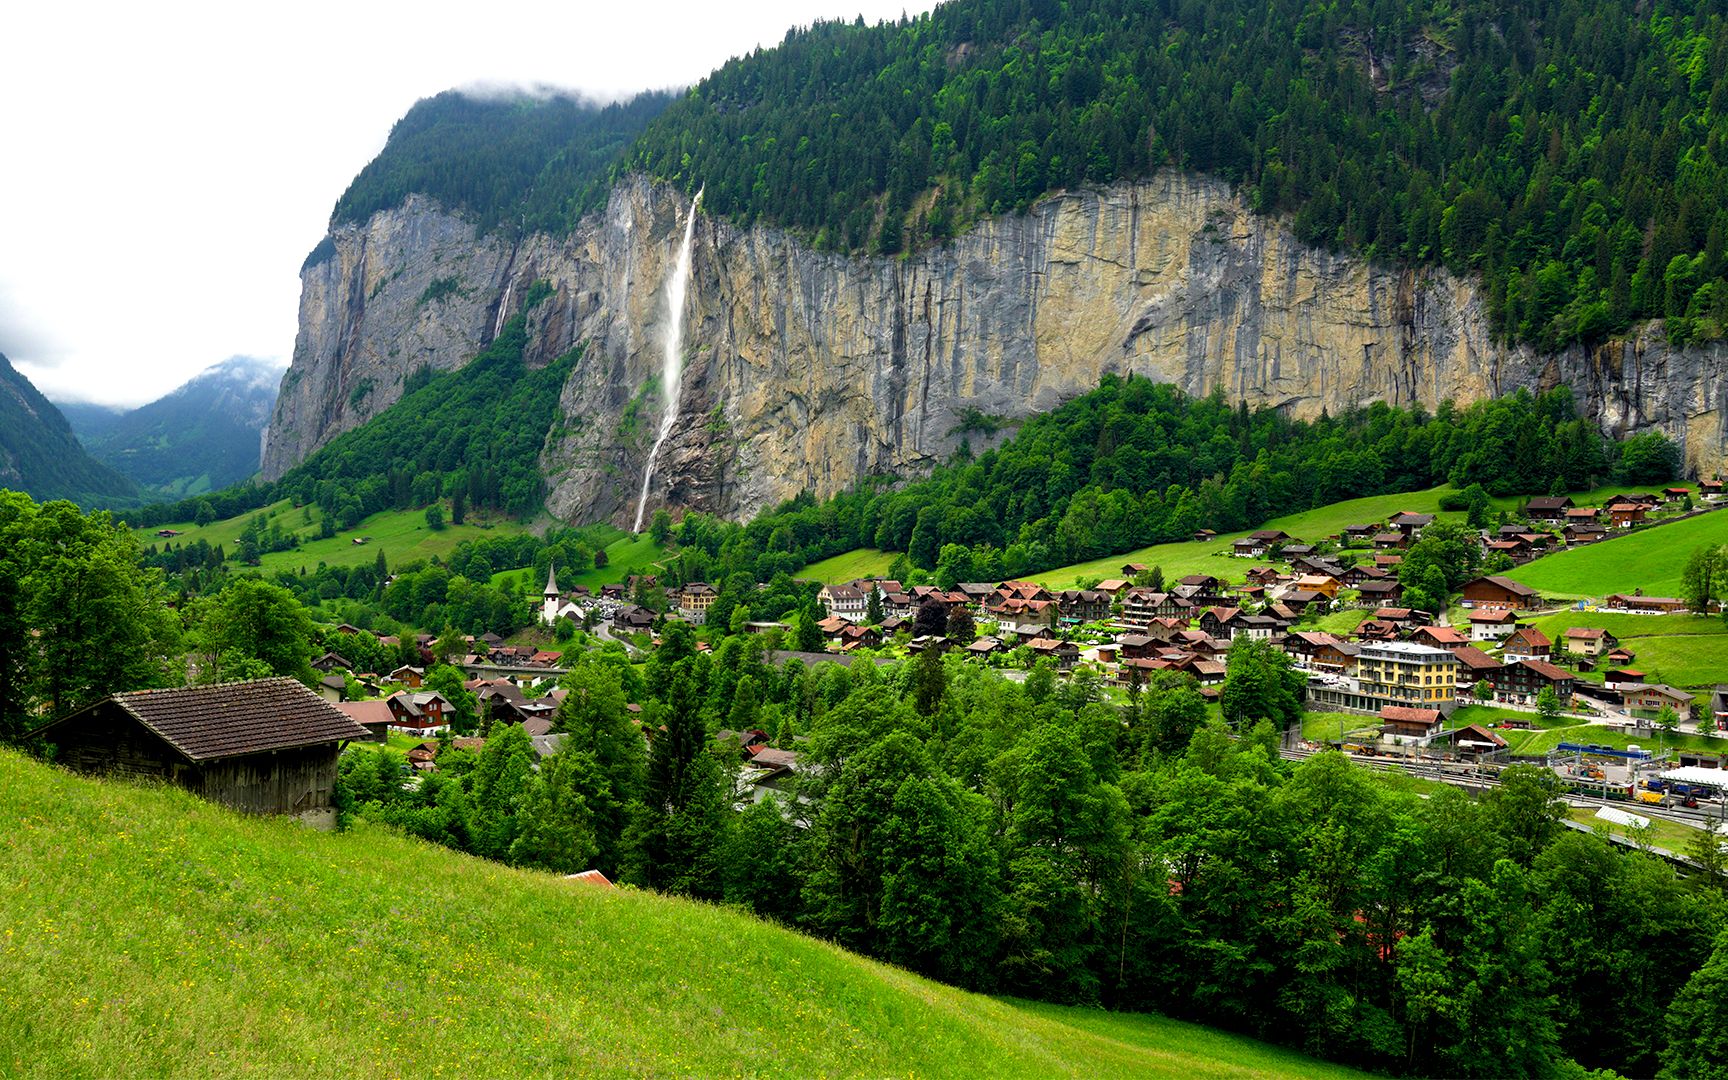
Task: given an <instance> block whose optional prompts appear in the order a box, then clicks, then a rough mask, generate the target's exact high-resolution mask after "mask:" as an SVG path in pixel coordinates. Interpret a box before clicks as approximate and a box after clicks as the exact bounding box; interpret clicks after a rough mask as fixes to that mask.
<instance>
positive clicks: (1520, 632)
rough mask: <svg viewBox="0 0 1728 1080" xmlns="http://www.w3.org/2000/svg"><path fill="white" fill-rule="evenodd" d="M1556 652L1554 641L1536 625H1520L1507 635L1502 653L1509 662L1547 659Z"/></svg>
mask: <svg viewBox="0 0 1728 1080" xmlns="http://www.w3.org/2000/svg"><path fill="white" fill-rule="evenodd" d="M1553 654H1554V642H1553V640H1552V639H1550V638H1549V637H1548V635H1547V634H1544V633H1543V632H1542V631H1540V630H1538V629H1536V628H1535V627H1534V626H1520V627H1517V628H1516V629H1514V630H1513V631H1512V633H1510V634H1508V635H1507V636H1506V643H1505V645H1503V646H1502V647H1501V649H1500V655H1501V656H1502V657H1504V658H1505V660H1506V662H1507V663H1508V664H1510V663H1513V662H1514V661H1518V660H1546V659H1548V658H1549V657H1550V656H1552V655H1553Z"/></svg>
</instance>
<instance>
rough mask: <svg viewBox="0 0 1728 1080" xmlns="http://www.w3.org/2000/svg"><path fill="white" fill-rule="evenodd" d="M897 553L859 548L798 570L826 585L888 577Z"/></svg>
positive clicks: (807, 577)
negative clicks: (889, 568)
mask: <svg viewBox="0 0 1728 1080" xmlns="http://www.w3.org/2000/svg"><path fill="white" fill-rule="evenodd" d="M895 554H896V553H895V552H892V551H877V550H876V549H875V548H859V549H858V550H856V551H848V552H847V553H846V554H844V555H836V556H834V557H833V558H831V559H823V560H822V561H821V562H813V563H811V564H810V565H809V566H806V567H805V568H804V569H802V570H800V571H798V576H799V577H801V578H804V579H805V580H807V581H820V582H822V583H823V584H825V585H828V584H833V583H834V582H839V581H856V580H857V579H859V578H869V577H878V578H879V577H887V576H888V567H889V565H890V564H892V563H893V562H894V558H895Z"/></svg>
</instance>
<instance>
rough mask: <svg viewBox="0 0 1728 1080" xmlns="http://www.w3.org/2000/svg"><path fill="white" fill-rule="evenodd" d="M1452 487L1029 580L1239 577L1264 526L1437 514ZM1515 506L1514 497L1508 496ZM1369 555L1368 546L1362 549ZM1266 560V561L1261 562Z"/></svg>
mask: <svg viewBox="0 0 1728 1080" xmlns="http://www.w3.org/2000/svg"><path fill="white" fill-rule="evenodd" d="M1452 490H1453V489H1452V488H1450V487H1447V486H1441V487H1437V488H1429V489H1427V490H1426V491H1410V492H1405V493H1403V494H1401V495H1372V496H1369V497H1368V498H1365V499H1350V500H1347V501H1345V502H1337V503H1330V504H1328V505H1326V506H1321V507H1318V508H1316V509H1313V510H1307V511H1304V512H1302V513H1300V514H1290V515H1288V516H1287V517H1281V518H1276V519H1274V520H1272V521H1268V522H1267V523H1266V524H1264V525H1261V526H1258V528H1256V529H1244V530H1242V531H1241V532H1234V533H1226V534H1223V535H1220V536H1218V537H1216V538H1215V539H1212V540H1207V541H1204V542H1201V543H1195V542H1193V541H1184V542H1181V543H1175V544H1155V545H1153V546H1152V547H1147V548H1141V549H1140V550H1138V551H1129V552H1124V553H1123V554H1121V555H1111V556H1108V557H1107V558H1102V559H1093V560H1092V561H1090V562H1083V563H1076V564H1074V565H1072V566H1063V567H1059V568H1057V569H1055V570H1049V571H1046V572H1044V573H1042V574H1032V575H1029V580H1032V581H1036V582H1037V583H1038V584H1040V585H1043V586H1045V587H1047V588H1060V589H1065V588H1069V587H1071V586H1072V585H1073V584H1074V583H1075V582H1076V581H1080V580H1082V579H1086V578H1111V577H1120V576H1121V574H1122V566H1123V564H1124V563H1131V562H1136V563H1145V564H1147V565H1148V566H1159V567H1163V569H1164V579H1165V580H1166V581H1170V580H1173V579H1175V578H1179V577H1185V576H1187V575H1189V574H1215V575H1217V576H1219V577H1225V578H1233V579H1235V578H1240V577H1241V576H1242V574H1243V572H1244V571H1245V570H1246V569H1247V568H1248V567H1250V566H1253V565H1255V563H1256V560H1250V559H1238V558H1236V557H1235V556H1233V555H1231V554H1230V544H1231V543H1232V542H1233V541H1235V540H1238V539H1240V538H1241V537H1244V536H1247V535H1248V534H1249V533H1250V532H1257V531H1258V530H1259V529H1283V530H1284V531H1285V532H1287V533H1289V534H1290V535H1291V536H1294V537H1296V538H1297V539H1299V540H1305V541H1309V542H1316V541H1320V540H1324V539H1326V538H1327V537H1330V536H1333V535H1335V534H1337V533H1338V532H1340V531H1341V530H1342V529H1343V528H1344V527H1345V526H1346V525H1359V524H1363V523H1365V522H1370V521H1379V522H1384V521H1385V520H1386V519H1387V518H1389V517H1391V516H1392V515H1393V514H1396V513H1397V512H1398V511H1400V510H1409V511H1411V512H1412V513H1418V514H1437V513H1439V512H1440V498H1441V496H1443V495H1445V494H1447V493H1449V492H1450V491H1452ZM1503 501H1504V502H1505V503H1506V504H1507V505H1511V504H1512V503H1513V502H1514V501H1515V500H1503ZM1443 516H1444V517H1447V518H1453V517H1456V518H1462V517H1463V516H1464V515H1463V514H1462V513H1447V514H1445V515H1443ZM1361 550H1362V551H1363V552H1364V553H1366V551H1367V549H1366V548H1364V549H1361ZM1259 561H1262V562H1263V561H1264V560H1259Z"/></svg>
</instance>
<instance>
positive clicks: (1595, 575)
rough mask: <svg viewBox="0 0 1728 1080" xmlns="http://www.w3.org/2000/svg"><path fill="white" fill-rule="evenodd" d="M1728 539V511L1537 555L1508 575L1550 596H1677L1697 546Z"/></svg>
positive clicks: (1727, 541)
mask: <svg viewBox="0 0 1728 1080" xmlns="http://www.w3.org/2000/svg"><path fill="white" fill-rule="evenodd" d="M1705 544H1717V545H1720V544H1728V512H1724V511H1720V510H1717V511H1712V512H1711V513H1708V514H1700V515H1699V516H1698V517H1694V518H1687V519H1686V520H1685V521H1680V522H1676V523H1674V524H1672V525H1663V526H1661V527H1660V528H1655V529H1643V530H1640V531H1638V532H1634V533H1632V534H1631V535H1630V536H1622V537H1616V538H1615V539H1613V540H1605V541H1601V542H1598V543H1595V544H1590V545H1587V546H1585V547H1581V548H1577V549H1575V550H1572V551H1562V552H1560V553H1559V554H1557V555H1550V556H1548V557H1547V558H1543V559H1537V560H1536V561H1535V562H1532V563H1528V564H1526V565H1524V566H1521V567H1519V568H1518V569H1516V570H1514V571H1512V572H1511V573H1509V574H1507V575H1506V576H1507V577H1509V578H1512V579H1513V580H1515V581H1522V582H1523V583H1524V584H1526V585H1529V586H1530V587H1532V588H1534V589H1539V590H1541V592H1542V593H1543V594H1544V595H1547V596H1570V597H1577V596H1590V597H1602V596H1605V595H1607V594H1608V593H1617V592H1618V593H1629V592H1631V591H1632V590H1633V589H1634V588H1642V589H1643V590H1644V592H1645V594H1646V595H1649V596H1678V595H1679V593H1680V571H1681V570H1682V569H1684V568H1685V566H1686V560H1687V558H1689V557H1690V556H1691V554H1692V552H1693V550H1694V549H1695V548H1698V547H1701V546H1703V545H1705Z"/></svg>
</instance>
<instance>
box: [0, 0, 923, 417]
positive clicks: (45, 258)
mask: <svg viewBox="0 0 1728 1080" xmlns="http://www.w3.org/2000/svg"><path fill="white" fill-rule="evenodd" d="M931 6H932V4H930V3H922V4H920V3H917V2H913V3H906V2H903V0H896V2H893V3H885V2H880V0H745V2H744V3H715V2H707V3H703V2H699V0H698V2H678V0H624V2H615V3H606V4H594V3H584V2H580V0H577V2H571V0H564V2H561V3H533V2H527V3H515V4H497V5H488V4H478V3H474V2H473V0H467V2H465V3H450V2H442V0H418V2H414V3H375V2H372V0H340V2H327V0H304V2H296V3H288V4H278V5H271V6H268V7H266V6H265V5H262V4H236V3H233V2H232V0H229V2H226V3H221V4H188V3H155V4H140V3H132V2H128V3H114V4H112V5H106V4H89V3H77V2H74V0H53V2H36V3H32V2H29V0H18V2H15V3H7V4H4V5H3V6H0V41H4V42H5V43H6V50H5V52H6V55H5V58H4V61H3V62H0V101H4V102H5V103H6V104H5V106H4V109H3V110H0V147H3V148H4V161H5V163H4V165H0V353H5V354H6V355H7V356H8V357H10V358H11V359H12V360H13V361H14V362H15V363H16V364H17V365H18V367H19V368H20V370H22V371H23V372H24V373H25V375H27V376H28V377H29V378H30V379H31V381H32V382H34V383H35V384H36V385H37V387H38V388H40V389H41V390H42V392H43V393H45V394H47V395H48V396H49V397H50V398H53V399H55V400H59V401H73V400H84V401H101V402H106V403H114V404H128V405H136V404H141V403H143V402H145V401H149V400H151V399H153V398H156V397H159V396H160V395H162V394H163V393H166V392H167V391H169V390H171V389H173V388H174V387H175V386H178V385H179V384H180V383H182V382H184V381H185V380H186V379H188V378H190V377H191V376H192V375H194V374H196V373H197V372H199V371H201V370H202V369H204V368H206V367H208V366H210V365H211V364H214V363H216V362H218V361H220V360H223V359H225V358H227V357H229V356H231V355H236V354H244V355H250V356H258V357H267V358H276V359H278V360H279V361H280V362H281V363H282V364H283V365H286V364H287V363H288V360H289V358H290V357H291V356H292V355H293V351H294V329H295V319H296V311H297V306H298V303H299V296H300V280H299V269H300V262H301V260H302V259H304V258H305V256H306V253H307V252H308V251H310V250H311V249H312V247H313V246H314V245H315V244H316V243H317V242H318V240H319V238H320V237H321V236H322V235H323V232H324V225H325V222H326V221H327V220H328V219H329V215H330V207H331V206H332V205H333V204H334V203H335V201H336V197H337V196H338V195H340V194H341V193H342V191H343V189H344V188H345V187H346V186H347V184H348V181H349V180H350V179H352V178H353V176H354V174H355V173H356V172H358V171H359V170H360V168H361V166H363V165H365V164H366V162H367V161H369V160H370V159H371V158H372V157H373V155H375V154H376V153H377V152H378V150H379V149H380V148H381V147H382V146H383V145H384V138H385V136H386V135H387V134H388V133H389V130H390V125H391V124H392V123H393V122H394V121H395V120H396V119H397V118H398V117H400V116H401V115H402V114H403V113H404V112H406V111H407V109H408V107H409V106H410V105H412V104H413V103H414V102H415V101H416V100H418V99H419V98H422V97H426V96H428V95H430V94H435V93H437V92H438V91H440V90H444V89H448V88H450V87H453V86H470V85H475V84H489V83H493V84H495V83H521V84H542V83H543V84H549V85H554V86H560V87H570V88H574V89H580V90H586V91H589V92H591V93H595V94H600V95H605V96H608V97H616V96H623V95H627V94H629V93H630V92H633V91H636V90H641V89H647V88H653V87H665V86H675V85H688V84H690V83H693V82H695V81H696V80H698V79H699V78H701V77H702V75H704V74H706V73H707V72H708V71H710V70H711V69H713V68H715V67H717V66H719V65H720V64H721V63H723V62H725V60H726V59H727V58H729V57H731V56H735V55H738V54H740V53H743V52H747V51H749V50H750V49H751V48H753V47H755V46H757V45H772V44H774V43H775V42H778V41H779V40H780V39H781V38H782V37H783V36H784V35H785V32H786V29H787V27H789V26H792V25H797V24H807V23H809V22H810V21H811V20H813V19H815V18H830V17H835V16H844V17H847V18H850V17H852V16H854V15H857V14H860V13H862V14H863V15H864V17H865V18H866V19H867V20H869V21H871V22H875V21H877V20H878V19H882V18H896V17H898V16H899V15H900V14H901V13H902V11H910V12H916V11H921V10H927V9H928V8H929V7H931Z"/></svg>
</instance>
